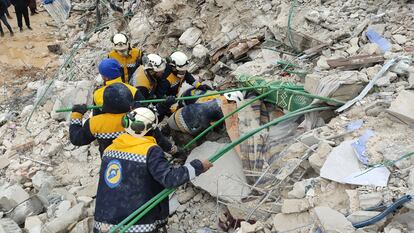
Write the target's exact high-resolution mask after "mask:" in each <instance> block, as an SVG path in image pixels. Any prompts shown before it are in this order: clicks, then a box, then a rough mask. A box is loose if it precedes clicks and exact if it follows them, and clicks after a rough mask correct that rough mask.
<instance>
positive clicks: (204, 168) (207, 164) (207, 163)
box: [201, 160, 213, 172]
mask: <svg viewBox="0 0 414 233" xmlns="http://www.w3.org/2000/svg"><path fill="white" fill-rule="evenodd" d="M201 163H202V164H203V172H206V171H208V169H210V168H211V167H213V164H212V163H210V161H208V160H204V161H202V162H201Z"/></svg>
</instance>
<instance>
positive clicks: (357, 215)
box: [346, 210, 381, 224]
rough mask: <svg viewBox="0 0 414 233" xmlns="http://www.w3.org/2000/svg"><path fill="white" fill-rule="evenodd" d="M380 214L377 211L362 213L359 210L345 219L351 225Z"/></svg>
mask: <svg viewBox="0 0 414 233" xmlns="http://www.w3.org/2000/svg"><path fill="white" fill-rule="evenodd" d="M380 213H381V212H378V211H364V210H360V211H356V212H354V213H352V214H350V215H348V217H346V218H347V219H348V220H349V221H350V222H351V223H352V224H354V223H358V222H362V221H365V220H368V219H370V218H372V217H374V216H376V215H378V214H380Z"/></svg>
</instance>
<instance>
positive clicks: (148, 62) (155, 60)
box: [142, 53, 165, 72]
mask: <svg viewBox="0 0 414 233" xmlns="http://www.w3.org/2000/svg"><path fill="white" fill-rule="evenodd" d="M142 61H143V63H144V70H149V69H152V70H154V71H155V72H160V71H163V70H165V61H164V59H162V58H161V57H160V56H158V55H157V54H153V53H151V54H148V55H147V56H144V57H143V59H142Z"/></svg>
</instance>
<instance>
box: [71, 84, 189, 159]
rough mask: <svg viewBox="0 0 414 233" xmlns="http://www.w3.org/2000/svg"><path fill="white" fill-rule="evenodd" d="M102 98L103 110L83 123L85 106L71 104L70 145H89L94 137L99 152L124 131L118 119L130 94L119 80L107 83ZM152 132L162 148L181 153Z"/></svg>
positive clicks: (157, 132) (127, 107)
mask: <svg viewBox="0 0 414 233" xmlns="http://www.w3.org/2000/svg"><path fill="white" fill-rule="evenodd" d="M103 98H104V103H103V111H104V112H105V113H103V114H100V115H97V116H93V117H91V118H89V119H87V120H86V121H85V123H84V124H83V125H82V118H83V115H84V114H85V113H86V112H87V106H86V105H85V104H84V105H74V106H73V108H72V115H71V124H70V127H69V139H70V142H71V143H72V144H73V145H76V146H84V145H89V144H90V143H92V142H93V141H95V139H97V140H98V144H99V152H100V153H101V156H102V154H103V151H104V150H105V149H106V147H108V146H109V145H110V144H111V143H112V140H114V139H115V138H116V137H118V136H119V135H121V134H123V133H125V130H124V128H123V127H122V124H121V119H122V117H123V116H124V115H125V114H126V113H127V112H128V111H130V110H131V108H132V105H133V98H132V94H131V92H130V91H129V90H128V88H127V87H126V86H125V85H124V84H123V83H114V84H111V85H109V86H108V87H107V88H106V89H105V91H104V96H103ZM154 136H155V138H156V139H157V142H158V144H159V145H160V147H161V148H162V149H163V150H164V151H166V152H167V153H169V154H171V155H173V157H176V158H184V157H185V154H184V151H183V150H182V149H181V148H178V147H177V146H175V145H172V144H171V143H170V141H169V140H168V139H167V138H166V137H165V136H164V135H162V133H161V131H160V130H159V129H158V128H157V129H155V130H154Z"/></svg>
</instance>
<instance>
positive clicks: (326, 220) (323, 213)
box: [314, 206, 355, 233]
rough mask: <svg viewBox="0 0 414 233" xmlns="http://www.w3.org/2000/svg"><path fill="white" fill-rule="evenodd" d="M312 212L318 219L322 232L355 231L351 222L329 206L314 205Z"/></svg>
mask: <svg viewBox="0 0 414 233" xmlns="http://www.w3.org/2000/svg"><path fill="white" fill-rule="evenodd" d="M314 213H315V215H316V217H317V218H318V220H319V226H320V227H321V229H322V232H331V233H347V232H349V233H351V232H354V231H355V228H354V227H353V226H352V223H351V222H350V221H348V220H347V219H346V218H345V216H344V215H343V214H341V213H339V212H338V211H336V210H333V209H331V208H329V207H324V206H318V207H315V209H314Z"/></svg>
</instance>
